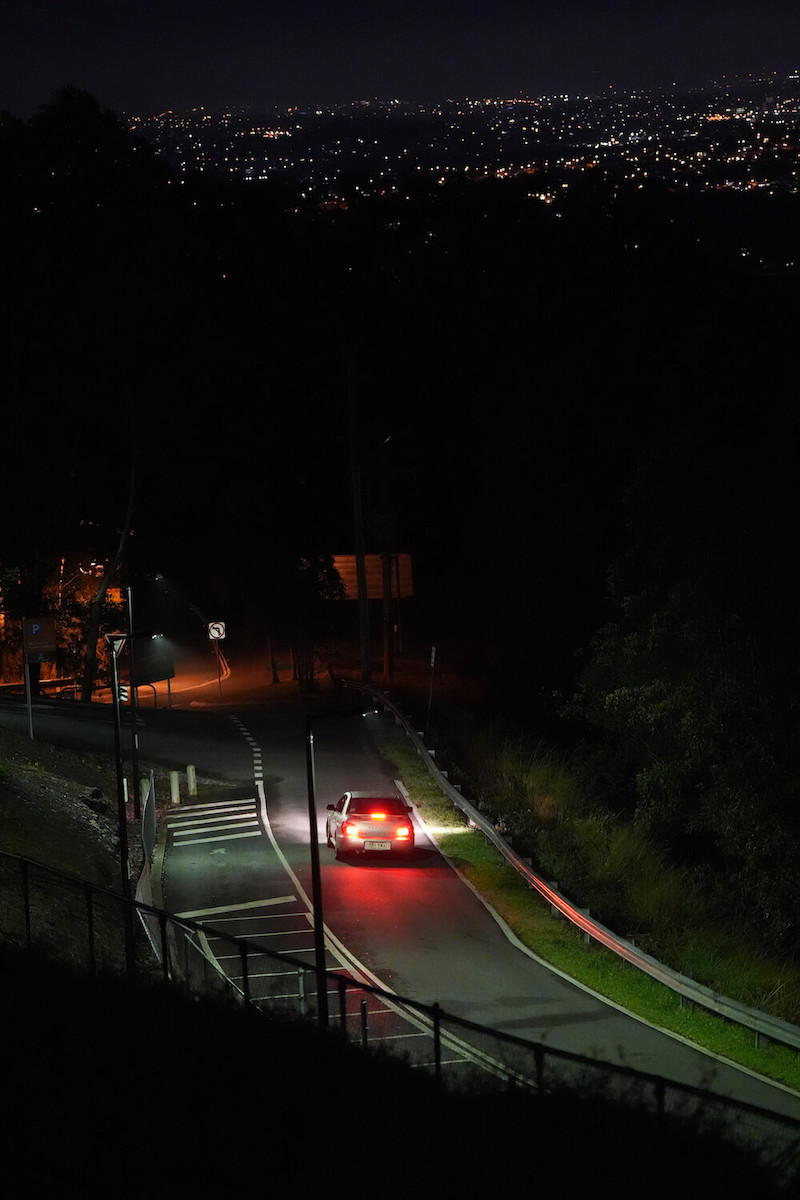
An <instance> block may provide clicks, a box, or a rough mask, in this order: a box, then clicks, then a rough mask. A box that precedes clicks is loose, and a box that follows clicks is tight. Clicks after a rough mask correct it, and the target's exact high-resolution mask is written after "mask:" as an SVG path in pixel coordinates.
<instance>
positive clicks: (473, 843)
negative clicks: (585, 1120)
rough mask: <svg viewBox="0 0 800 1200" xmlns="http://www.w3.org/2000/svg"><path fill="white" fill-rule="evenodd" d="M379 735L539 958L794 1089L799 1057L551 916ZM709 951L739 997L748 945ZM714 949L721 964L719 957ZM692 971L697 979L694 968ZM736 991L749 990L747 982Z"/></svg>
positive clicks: (432, 817) (443, 839) (393, 737)
mask: <svg viewBox="0 0 800 1200" xmlns="http://www.w3.org/2000/svg"><path fill="white" fill-rule="evenodd" d="M379 740H380V743H381V750H382V752H383V753H384V754H385V756H386V757H387V758H388V759H390V760H391V761H392V762H393V763H394V765H395V768H396V770H397V773H398V776H399V777H400V778H401V779H402V781H403V783H404V786H405V787H406V788H407V790H408V792H409V795H410V796H411V798H412V800H413V801H414V803H415V804H416V805H417V807H418V809H419V812H420V815H421V816H422V819H423V821H424V822H425V825H426V826H427V828H428V830H429V832H430V833H431V835H432V836H433V838H434V839H435V841H436V842H437V844H438V845H439V847H440V848H441V850H442V852H443V853H444V854H445V855H446V856H447V857H448V858H449V859H450V860H451V862H452V863H453V864H454V866H455V867H456V868H457V869H458V870H459V871H460V872H461V873H462V874H463V875H464V877H465V878H466V879H468V880H469V882H470V883H471V884H472V885H473V887H474V888H475V889H476V891H477V892H478V893H479V894H480V895H481V896H483V897H484V899H485V900H486V901H487V902H488V903H489V904H490V905H491V906H492V908H493V909H494V910H495V911H496V912H497V913H498V914H499V916H501V917H502V918H503V920H504V921H505V922H506V924H507V925H508V926H509V928H510V929H512V930H513V932H514V933H515V934H516V936H517V937H518V938H519V939H520V941H521V942H523V944H524V945H526V946H528V947H529V948H530V949H531V950H532V951H533V952H534V953H535V954H536V955H537V956H538V957H539V958H541V959H543V960H544V961H545V962H547V963H550V964H552V965H553V966H554V967H556V968H558V970H560V971H563V972H564V974H566V975H568V976H569V977H570V978H572V979H574V980H576V981H578V982H580V983H582V984H584V985H586V986H587V987H590V988H591V989H592V990H593V991H595V992H597V993H599V994H600V995H601V996H605V997H607V998H608V999H609V1000H612V1001H613V1002H614V1003H616V1004H618V1005H620V1006H621V1007H622V1008H624V1009H626V1010H627V1011H629V1012H631V1013H635V1014H636V1015H637V1016H640V1017H643V1018H644V1019H645V1020H647V1021H650V1022H651V1023H652V1024H653V1025H656V1026H657V1027H658V1028H660V1029H666V1030H669V1031H671V1032H673V1033H676V1034H678V1035H679V1036H681V1037H683V1038H685V1039H686V1040H687V1041H689V1042H692V1043H693V1044H695V1045H697V1046H701V1047H703V1048H705V1049H706V1050H710V1051H712V1052H713V1053H714V1054H717V1055H719V1056H721V1057H722V1058H726V1059H729V1060H730V1061H732V1062H735V1063H738V1064H740V1065H741V1066H744V1067H747V1068H749V1069H750V1070H752V1071H755V1072H757V1073H758V1074H760V1075H763V1076H765V1077H767V1078H769V1079H774V1080H776V1081H778V1082H781V1083H783V1084H785V1085H787V1086H788V1087H791V1088H793V1089H795V1090H798V1091H800V1057H799V1056H798V1055H797V1053H796V1052H795V1051H794V1050H792V1049H791V1048H789V1047H785V1046H780V1045H777V1044H775V1043H769V1042H762V1044H761V1046H759V1047H757V1046H756V1045H755V1035H754V1033H753V1032H752V1031H751V1030H748V1029H745V1028H743V1027H741V1026H739V1025H735V1024H733V1023H732V1022H730V1021H727V1020H725V1019H724V1018H722V1017H719V1016H717V1015H716V1014H715V1013H712V1012H709V1011H707V1010H705V1009H701V1008H698V1007H696V1006H694V1005H692V1004H684V1005H683V1006H682V1005H681V1001H680V997H679V996H678V995H677V994H676V993H675V992H673V991H672V990H671V989H670V988H667V987H664V986H663V984H660V983H658V982H657V981H656V980H654V979H652V978H651V977H650V976H649V975H646V974H644V973H643V972H641V971H637V970H636V969H635V968H634V967H631V966H629V965H628V964H626V963H624V962H623V961H622V960H621V959H619V958H618V957H617V955H615V954H613V953H612V952H611V951H610V950H607V949H606V948H605V947H603V946H599V945H598V944H597V943H595V942H589V943H588V944H587V943H586V941H585V939H584V935H583V934H582V933H581V932H580V931H579V930H578V929H576V928H575V927H574V926H572V925H571V924H570V923H569V922H568V921H566V920H564V919H563V918H561V917H559V916H557V915H555V914H554V913H553V911H552V909H551V907H550V905H548V904H547V902H546V901H545V900H544V899H543V898H542V897H541V896H540V895H539V893H538V892H536V891H535V890H533V889H531V888H530V887H529V886H528V884H526V883H525V881H524V880H523V879H522V877H521V876H520V875H518V874H517V872H516V871H515V870H514V869H513V867H511V866H510V865H509V864H508V863H507V862H506V860H505V859H504V858H503V856H502V855H501V854H500V852H499V851H498V850H497V849H496V847H494V846H493V845H492V843H491V842H489V841H487V840H486V838H485V837H484V836H483V834H481V833H480V831H478V830H476V829H470V828H469V827H468V824H467V821H466V818H465V817H464V815H463V813H461V812H460V811H459V810H458V809H455V808H454V807H453V805H452V804H451V803H450V801H449V799H448V798H447V797H446V796H444V795H443V794H442V792H441V791H440V789H439V788H438V787H437V786H436V784H435V782H434V780H433V777H432V776H431V774H430V772H429V771H428V769H427V767H426V766H425V764H424V763H423V762H422V760H421V759H420V758H419V757H418V755H417V754H416V751H415V750H414V748H413V746H412V744H411V743H410V742H409V741H408V740H406V739H405V738H404V737H403V736H402V735H400V734H399V733H397V732H396V731H394V730H391V731H390V730H389V728H388V727H387V728H386V729H385V730H384V731H383V733H382V734H380V735H379ZM683 953H684V955H685V956H686V957H688V958H689V959H691V960H693V961H695V960H696V961H697V962H698V966H699V967H702V962H703V961H704V960H705V959H706V957H707V955H708V953H709V950H708V941H707V931H704V934H703V937H702V939H700V941H699V943H698V945H697V946H692V945H691V944H689V945H686V944H685V945H684V946H683ZM711 953H712V954H714V955H715V956H716V959H717V962H716V964H715V969H716V972H717V974H719V973H720V971H722V974H723V976H725V975H727V977H728V978H729V979H730V983H731V988H730V990H729V991H727V992H726V993H725V994H727V995H730V996H731V997H732V998H736V999H739V998H741V997H740V996H737V995H736V994H735V992H736V990H737V989H736V988H735V987H734V984H735V982H736V981H737V979H738V978H739V976H737V975H736V973H735V972H736V971H737V970H738V971H741V972H745V973H747V972H748V971H750V972H753V971H756V970H757V968H758V964H754V963H753V961H752V955H751V954H750V953H749V948H748V947H740V946H738V945H737V944H736V943H735V941H732V940H731V939H730V938H728V944H727V946H723V945H722V943H721V942H719V941H718V942H717V943H712V950H711ZM721 954H724V955H725V961H726V964H727V966H725V965H721V964H720V963H719V961H718V960H719V957H720V955H721ZM668 965H669V964H668ZM695 976H696V977H697V978H701V977H702V970H701V969H700V970H698V971H697V972H695ZM757 986H761V988H762V990H763V987H764V986H766V985H765V984H764V982H763V981H761V983H760V985H757ZM717 990H719V989H717ZM744 990H745V992H749V991H751V990H752V985H751V986H748V984H747V981H745V989H744Z"/></svg>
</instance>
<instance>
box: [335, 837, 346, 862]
mask: <svg viewBox="0 0 800 1200" xmlns="http://www.w3.org/2000/svg"><path fill="white" fill-rule="evenodd" d="M333 853H334V856H335V858H336V861H337V862H344V861H345V859H346V858H347V857H348V855H347V851H346V850H342V848H341V846H339V844H338V843H337V842H334V846H333Z"/></svg>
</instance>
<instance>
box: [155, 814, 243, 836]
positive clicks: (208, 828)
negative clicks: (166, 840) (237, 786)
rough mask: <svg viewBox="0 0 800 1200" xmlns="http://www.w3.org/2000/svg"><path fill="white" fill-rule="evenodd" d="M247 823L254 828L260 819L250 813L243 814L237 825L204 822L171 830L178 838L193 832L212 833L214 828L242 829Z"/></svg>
mask: <svg viewBox="0 0 800 1200" xmlns="http://www.w3.org/2000/svg"><path fill="white" fill-rule="evenodd" d="M245 825H246V826H248V828H251V829H254V828H255V827H256V826H257V825H258V821H257V820H256V819H255V817H253V818H251V817H250V815H249V813H248V814H247V815H246V816H242V817H241V818H240V819H239V821H237V823H236V824H235V825H209V824H208V823H207V822H203V823H201V824H200V825H191V826H189V828H188V829H173V830H172V831H171V832H172V833H173V834H174V835H175V837H176V838H184V837H186V836H187V835H191V834H193V833H211V832H212V830H218V831H220V830H225V829H241V828H242V827H243V826H245Z"/></svg>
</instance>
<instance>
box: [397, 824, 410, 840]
mask: <svg viewBox="0 0 800 1200" xmlns="http://www.w3.org/2000/svg"><path fill="white" fill-rule="evenodd" d="M395 837H399V838H407V837H411V829H410V828H409V826H408V825H398V826H397V829H396V830H395Z"/></svg>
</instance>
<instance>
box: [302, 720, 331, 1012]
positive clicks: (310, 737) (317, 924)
mask: <svg viewBox="0 0 800 1200" xmlns="http://www.w3.org/2000/svg"><path fill="white" fill-rule="evenodd" d="M306 774H307V779H308V822H309V832H310V835H311V902H312V906H313V910H314V963H315V966H316V970H317V1017H318V1020H319V1025H320V1028H321V1029H327V1028H328V976H327V973H326V968H325V925H324V921H323V917H322V874H321V872H320V866H319V836H318V833H317V803H316V794H315V793H316V780H315V772H314V731H313V729H312V727H311V717H310V716H308V715H307V716H306Z"/></svg>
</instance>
